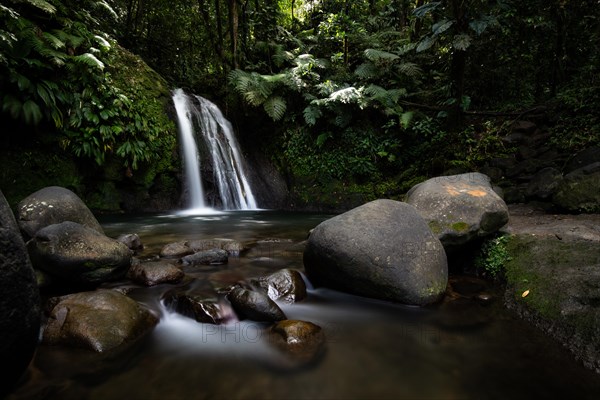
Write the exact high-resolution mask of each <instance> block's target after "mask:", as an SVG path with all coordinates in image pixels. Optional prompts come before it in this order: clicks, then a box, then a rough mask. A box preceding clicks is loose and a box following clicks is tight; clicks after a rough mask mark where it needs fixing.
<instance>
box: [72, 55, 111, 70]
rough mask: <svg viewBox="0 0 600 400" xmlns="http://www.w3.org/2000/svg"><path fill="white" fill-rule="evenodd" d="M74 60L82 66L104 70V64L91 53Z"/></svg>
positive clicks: (76, 57)
mask: <svg viewBox="0 0 600 400" xmlns="http://www.w3.org/2000/svg"><path fill="white" fill-rule="evenodd" d="M73 60H74V61H75V62H76V63H78V64H81V65H87V66H88V67H92V68H97V69H99V70H103V69H104V63H103V62H102V61H100V60H98V59H97V58H96V56H95V55H93V54H91V53H84V54H82V55H80V56H75V57H73Z"/></svg>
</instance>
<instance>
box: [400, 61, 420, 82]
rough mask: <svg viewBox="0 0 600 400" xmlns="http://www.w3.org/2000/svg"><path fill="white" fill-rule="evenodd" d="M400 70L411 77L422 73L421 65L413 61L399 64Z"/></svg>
mask: <svg viewBox="0 0 600 400" xmlns="http://www.w3.org/2000/svg"><path fill="white" fill-rule="evenodd" d="M397 68H398V72H400V73H401V74H404V75H406V76H408V77H409V78H415V77H418V76H419V75H421V74H422V72H423V71H422V70H421V67H419V66H418V65H417V64H415V63H412V62H404V63H402V64H399V65H398V67H397Z"/></svg>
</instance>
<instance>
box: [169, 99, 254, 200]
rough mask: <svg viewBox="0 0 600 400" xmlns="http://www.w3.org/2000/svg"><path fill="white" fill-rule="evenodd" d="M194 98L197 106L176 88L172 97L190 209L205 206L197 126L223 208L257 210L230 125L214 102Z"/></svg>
mask: <svg viewBox="0 0 600 400" xmlns="http://www.w3.org/2000/svg"><path fill="white" fill-rule="evenodd" d="M194 98H195V99H196V101H197V102H198V104H195V103H194V102H193V100H192V98H191V97H190V96H188V95H186V94H185V93H184V92H183V90H182V89H176V90H175V92H174V94H173V102H174V103H175V108H176V110H177V118H178V121H179V130H180V135H181V140H182V154H183V157H184V164H185V174H186V179H187V185H188V188H189V191H190V203H191V204H190V207H191V208H192V209H198V208H200V209H202V208H204V207H206V204H205V198H204V194H203V191H202V182H201V177H200V159H199V156H198V150H197V146H196V142H195V140H194V136H195V132H194V126H198V127H199V129H200V132H199V133H200V135H201V137H202V139H203V140H204V143H205V144H206V147H207V149H208V153H209V157H210V160H206V162H210V163H211V164H212V167H213V175H214V180H215V184H216V186H217V190H218V192H219V196H220V199H221V202H222V205H223V209H225V210H254V209H257V208H258V205H257V203H256V198H255V196H254V193H253V192H252V188H251V187H250V184H249V182H248V178H247V175H246V171H245V168H244V159H243V157H242V154H241V152H240V150H239V145H238V142H237V140H236V139H235V136H234V134H233V129H232V127H231V124H230V123H229V121H227V119H225V117H224V116H223V114H222V113H221V111H220V110H219V108H218V107H217V106H216V105H215V104H214V103H212V102H210V101H209V100H207V99H205V98H203V97H200V96H194ZM190 147H191V149H189V148H190ZM203 162H204V160H203ZM192 169H195V170H194V171H192ZM198 195H200V196H201V199H200V200H199V201H198V200H197V199H196V198H195V197H196V196H198Z"/></svg>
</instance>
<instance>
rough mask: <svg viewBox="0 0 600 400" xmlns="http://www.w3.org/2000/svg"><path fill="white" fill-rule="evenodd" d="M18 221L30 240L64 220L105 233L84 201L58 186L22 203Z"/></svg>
mask: <svg viewBox="0 0 600 400" xmlns="http://www.w3.org/2000/svg"><path fill="white" fill-rule="evenodd" d="M17 220H18V223H19V227H20V228H21V231H23V232H24V233H25V235H27V236H28V238H31V237H33V236H34V235H35V233H36V232H37V231H39V230H40V229H42V228H44V227H46V226H49V225H54V224H59V223H61V222H65V221H72V222H77V223H79V224H81V225H84V226H86V227H88V228H90V229H93V230H95V231H97V232H99V233H102V234H103V233H104V231H103V230H102V227H101V226H100V223H99V222H98V220H97V219H96V217H94V214H92V212H91V211H90V209H89V208H88V207H87V206H86V205H85V204H84V203H83V201H82V200H81V199H80V198H79V197H78V196H77V195H76V194H75V193H73V192H72V191H70V190H69V189H65V188H63V187H59V186H50V187H46V188H44V189H41V190H38V191H37V192H35V193H32V194H30V195H29V196H27V197H26V198H25V199H23V200H21V202H19V204H18V205H17Z"/></svg>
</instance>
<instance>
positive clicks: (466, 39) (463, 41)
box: [452, 34, 471, 51]
mask: <svg viewBox="0 0 600 400" xmlns="http://www.w3.org/2000/svg"><path fill="white" fill-rule="evenodd" d="M470 45H471V36H469V35H465V34H461V35H456V36H454V41H453V42H452V46H454V48H455V49H458V50H463V51H464V50H466V49H468V48H469V46H470Z"/></svg>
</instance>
